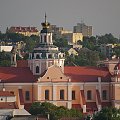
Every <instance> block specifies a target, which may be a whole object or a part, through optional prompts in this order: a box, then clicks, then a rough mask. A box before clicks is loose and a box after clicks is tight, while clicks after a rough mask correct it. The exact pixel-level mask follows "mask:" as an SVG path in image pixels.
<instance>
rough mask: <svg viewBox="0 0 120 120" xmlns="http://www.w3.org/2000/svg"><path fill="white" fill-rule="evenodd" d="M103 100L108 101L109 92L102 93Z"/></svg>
mask: <svg viewBox="0 0 120 120" xmlns="http://www.w3.org/2000/svg"><path fill="white" fill-rule="evenodd" d="M102 99H103V100H107V90H103V91H102Z"/></svg>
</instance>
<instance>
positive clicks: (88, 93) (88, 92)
mask: <svg viewBox="0 0 120 120" xmlns="http://www.w3.org/2000/svg"><path fill="white" fill-rule="evenodd" d="M91 99H92V92H91V90H88V91H87V100H91Z"/></svg>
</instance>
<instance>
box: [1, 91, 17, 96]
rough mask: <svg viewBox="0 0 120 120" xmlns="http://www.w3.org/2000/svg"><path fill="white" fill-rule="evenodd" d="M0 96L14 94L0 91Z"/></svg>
mask: <svg viewBox="0 0 120 120" xmlns="http://www.w3.org/2000/svg"><path fill="white" fill-rule="evenodd" d="M0 96H6V97H7V96H15V95H14V94H12V93H10V92H9V91H0Z"/></svg>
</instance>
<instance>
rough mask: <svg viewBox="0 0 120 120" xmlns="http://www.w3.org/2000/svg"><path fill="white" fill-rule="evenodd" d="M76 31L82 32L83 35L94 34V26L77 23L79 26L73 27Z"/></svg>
mask: <svg viewBox="0 0 120 120" xmlns="http://www.w3.org/2000/svg"><path fill="white" fill-rule="evenodd" d="M73 32H74V33H82V34H83V36H88V37H89V36H92V26H87V25H85V23H77V26H74V27H73Z"/></svg>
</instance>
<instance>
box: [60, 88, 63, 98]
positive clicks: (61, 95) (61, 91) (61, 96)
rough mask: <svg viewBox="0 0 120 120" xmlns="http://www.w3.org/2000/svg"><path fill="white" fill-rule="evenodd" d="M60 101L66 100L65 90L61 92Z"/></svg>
mask: <svg viewBox="0 0 120 120" xmlns="http://www.w3.org/2000/svg"><path fill="white" fill-rule="evenodd" d="M60 100H64V90H60Z"/></svg>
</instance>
